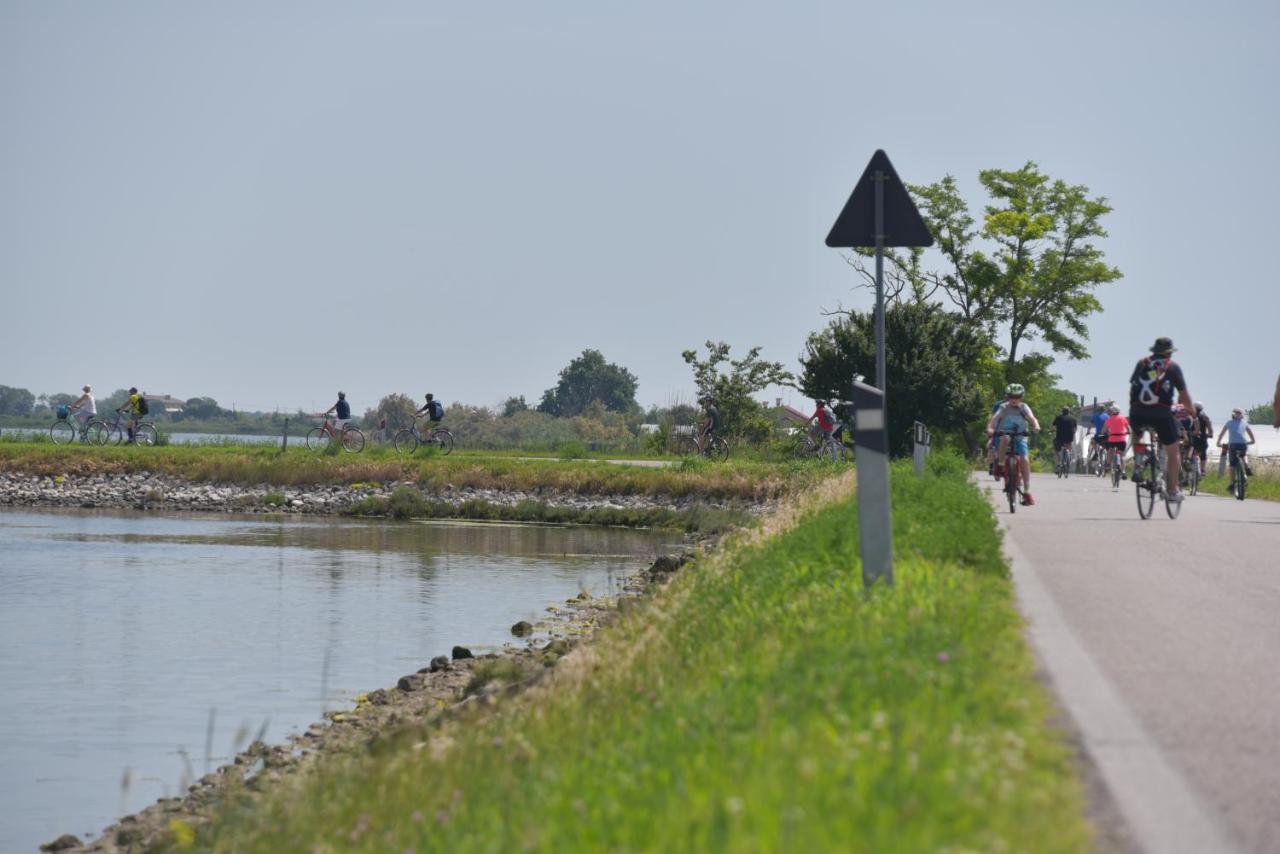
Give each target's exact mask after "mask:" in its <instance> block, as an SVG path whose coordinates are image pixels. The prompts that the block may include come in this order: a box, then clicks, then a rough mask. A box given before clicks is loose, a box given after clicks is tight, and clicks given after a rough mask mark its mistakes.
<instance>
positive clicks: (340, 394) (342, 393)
mask: <svg viewBox="0 0 1280 854" xmlns="http://www.w3.org/2000/svg"><path fill="white" fill-rule="evenodd" d="M346 399H347V393H346V392H345V391H340V392H338V400H346Z"/></svg>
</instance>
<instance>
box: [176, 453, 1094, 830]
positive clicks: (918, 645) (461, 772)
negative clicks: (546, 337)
mask: <svg viewBox="0 0 1280 854" xmlns="http://www.w3.org/2000/svg"><path fill="white" fill-rule="evenodd" d="M931 468H932V469H933V472H934V473H930V474H928V475H926V476H924V477H919V478H917V477H915V476H913V475H911V474H910V473H909V469H908V468H907V467H905V466H895V467H894V473H893V478H894V482H893V495H894V513H895V516H894V528H895V536H896V542H897V565H896V569H897V581H898V583H897V586H896V587H893V588H879V589H876V590H875V591H873V592H871V593H869V594H868V593H866V592H864V591H863V589H862V584H861V580H860V569H859V562H858V551H857V543H858V537H857V521H856V519H857V517H856V512H855V505H854V500H853V499H852V498H850V497H847V496H846V497H843V498H837V499H833V500H831V501H828V502H827V503H826V505H825V506H823V507H821V508H819V509H817V510H816V511H813V512H810V513H808V514H807V515H804V516H802V517H801V518H800V520H799V521H798V523H797V524H796V525H795V526H794V527H791V528H790V529H784V530H781V532H777V533H773V534H772V535H767V534H760V535H756V536H754V537H751V536H746V535H744V536H742V537H741V538H739V539H737V540H735V541H734V542H733V543H732V544H730V545H729V546H727V547H726V548H725V549H724V550H723V551H721V552H719V553H717V554H715V555H712V556H710V557H706V558H703V559H701V560H699V562H698V563H697V564H696V565H694V567H693V568H691V569H687V570H685V571H683V572H681V573H680V574H679V575H678V576H677V577H676V578H675V580H673V581H672V582H671V583H670V584H669V585H668V586H667V587H666V588H664V589H663V590H662V592H661V593H659V594H658V595H657V597H656V598H655V599H654V600H653V601H651V602H648V603H646V604H644V605H642V606H641V607H639V608H637V609H634V610H629V611H628V612H627V614H626V616H625V617H623V618H622V619H620V620H619V621H618V622H616V623H615V624H614V625H613V626H612V627H610V628H609V629H607V630H605V631H604V632H603V633H602V635H601V636H599V637H598V639H597V641H596V643H595V644H594V645H593V647H592V648H591V649H590V650H589V651H588V652H589V653H590V654H588V655H587V656H574V657H570V658H569V659H568V660H567V661H566V662H564V663H561V664H559V665H558V666H557V668H556V670H555V671H553V676H552V678H553V680H554V690H551V691H546V692H543V691H536V692H535V694H534V695H532V696H530V697H526V698H522V699H519V700H512V701H508V702H507V703H506V704H504V705H501V706H499V707H498V708H499V711H498V713H481V714H478V715H477V716H475V717H474V718H472V719H469V720H462V721H460V722H456V723H453V724H448V725H446V727H447V728H446V729H444V730H439V729H428V730H419V731H414V732H410V733H407V734H405V735H404V736H403V737H401V738H391V739H385V740H383V741H382V742H380V744H379V746H377V747H376V748H375V749H373V750H372V751H370V752H369V753H368V754H367V755H362V756H360V757H358V758H348V759H341V760H337V759H335V760H333V761H331V762H330V763H329V764H328V765H327V766H326V770H325V771H324V772H323V773H321V774H319V775H316V776H313V777H311V778H308V779H306V780H303V781H298V782H294V783H290V784H286V787H285V788H282V789H279V790H276V791H275V792H274V793H272V794H271V795H269V796H268V797H266V798H265V799H263V800H260V801H258V802H257V803H256V805H255V806H253V807H252V808H246V809H244V810H238V809H229V810H228V811H227V812H226V814H225V815H224V816H223V817H222V818H221V819H219V820H218V821H216V822H215V823H214V824H213V825H212V826H207V827H205V828H203V829H202V830H201V831H200V835H199V838H198V839H197V847H203V848H206V849H214V850H219V851H276V850H286V849H288V850H317V851H329V850H361V851H388V850H393V851H400V850H404V849H406V848H412V849H415V850H418V851H426V850H432V851H509V850H539V851H598V850H626V851H638V850H646V851H659V850H662V851H666V850H676V851H706V850H731V851H771V850H773V851H785V850H791V851H834V850H840V851H909V852H915V851H944V850H950V851H971V850H982V851H991V850H1006V851H1030V850H1035V851H1080V850H1087V849H1088V848H1089V845H1090V842H1089V831H1088V827H1087V824H1086V822H1085V821H1084V819H1083V817H1082V796H1081V792H1080V787H1079V785H1078V782H1077V781H1076V779H1075V776H1074V773H1073V770H1072V766H1071V762H1070V760H1069V755H1068V752H1067V750H1066V749H1065V748H1064V746H1063V745H1062V743H1061V739H1060V737H1059V735H1058V734H1057V733H1056V732H1055V731H1054V730H1052V729H1051V728H1050V727H1049V725H1048V724H1047V720H1048V718H1049V716H1050V713H1051V710H1050V704H1049V702H1048V700H1047V699H1046V697H1045V694H1044V692H1043V690H1042V689H1041V687H1040V686H1039V685H1038V683H1037V682H1036V679H1035V677H1034V668H1033V663H1032V659H1031V655H1030V654H1029V651H1028V649H1027V647H1026V644H1025V641H1024V638H1023V634H1022V623H1021V620H1020V619H1019V617H1018V615H1017V613H1016V611H1015V608H1014V605H1013V601H1012V594H1011V588H1010V584H1009V582H1008V579H1007V575H1006V569H1005V566H1004V564H1003V562H1002V560H1001V557H1000V553H999V539H998V535H997V531H996V527H995V524H994V521H993V517H992V514H991V511H990V509H989V507H988V505H987V504H986V502H985V501H984V500H983V498H982V497H981V495H980V494H979V493H978V491H977V490H976V489H974V488H973V487H972V486H970V485H969V484H968V483H966V482H965V480H964V465H963V464H961V463H957V464H956V465H954V466H951V465H948V464H947V463H945V462H938V463H933V462H931ZM826 489H828V490H830V491H831V492H835V491H836V490H835V489H834V488H832V487H830V486H828V487H826ZM781 527H785V526H781ZM485 676H486V678H488V679H499V680H500V679H503V678H504V676H503V674H500V673H486V674H485Z"/></svg>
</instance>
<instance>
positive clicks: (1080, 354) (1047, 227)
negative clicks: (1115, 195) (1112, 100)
mask: <svg viewBox="0 0 1280 854" xmlns="http://www.w3.org/2000/svg"><path fill="white" fill-rule="evenodd" d="M978 180H979V182H980V183H981V184H982V186H983V188H984V189H985V190H986V192H987V194H988V196H989V197H990V199H991V203H990V204H988V205H986V207H985V208H984V212H983V218H982V223H981V225H980V226H979V224H978V223H977V222H976V221H975V219H974V217H973V215H972V214H971V213H970V212H969V206H968V204H967V203H966V202H965V200H964V198H963V197H962V196H961V195H960V191H959V188H958V187H957V185H956V180H955V178H954V177H952V176H950V175H948V176H946V177H945V178H943V179H942V180H941V181H938V182H936V183H934V184H928V185H923V186H917V185H912V186H911V187H910V190H911V193H912V195H913V196H914V197H915V199H916V203H917V205H918V206H919V208H920V213H921V214H922V215H923V217H924V219H925V222H926V223H927V224H928V226H929V229H930V231H931V232H932V233H933V235H934V237H935V240H936V243H937V252H938V254H939V255H940V256H941V259H942V264H941V266H940V268H938V269H929V268H928V267H927V266H926V264H925V263H924V258H925V255H924V253H923V250H919V249H915V250H908V251H900V250H890V251H889V252H888V253H887V263H886V270H887V274H886V294H887V298H888V299H890V300H892V301H894V302H903V301H912V302H926V301H930V300H933V299H944V300H945V301H946V302H949V303H950V304H951V305H952V306H953V307H954V309H955V311H956V312H957V313H958V314H959V315H960V316H961V317H963V318H964V319H965V320H968V321H969V322H971V323H974V324H976V325H978V326H980V327H981V328H983V329H985V330H986V331H987V332H988V334H989V335H990V337H991V340H992V341H993V342H995V343H997V344H998V345H999V346H1000V349H1001V353H1002V355H1003V358H1004V362H1005V365H1006V367H1007V368H1008V369H1010V372H1011V373H1012V371H1013V369H1014V366H1015V365H1016V364H1017V362H1018V360H1019V358H1020V355H1021V351H1022V349H1023V347H1024V346H1025V345H1027V344H1028V343H1029V342H1032V341H1035V340H1041V341H1043V342H1044V343H1045V344H1047V345H1048V346H1049V348H1050V350H1051V351H1052V352H1053V353H1055V354H1063V355H1066V356H1068V357H1069V358H1073V359H1079V358H1084V357H1085V356H1087V355H1088V350H1087V348H1086V346H1085V345H1086V342H1087V341H1088V337H1089V330H1088V325H1087V321H1088V318H1089V316H1090V315H1092V314H1093V313H1095V312H1098V311H1101V310H1102V304H1101V303H1100V302H1099V301H1098V299H1097V297H1096V296H1095V294H1094V292H1095V290H1096V289H1097V288H1098V287H1099V286H1101V285H1104V284H1106V283H1108V282H1113V281H1116V280H1117V279H1119V278H1120V277H1121V273H1120V271H1119V270H1117V269H1116V268H1115V267H1112V266H1109V265H1108V264H1107V263H1106V261H1105V257H1104V253H1103V251H1102V249H1101V248H1100V247H1099V245H1098V241H1099V240H1101V239H1102V238H1105V237H1106V236H1107V232H1106V230H1105V229H1104V228H1103V227H1102V219H1103V217H1105V216H1106V215H1107V214H1108V213H1110V212H1111V205H1110V204H1109V203H1108V202H1107V199H1106V198H1105V197H1102V196H1096V197H1090V195H1089V189H1088V187H1086V186H1084V185H1073V184H1067V183H1066V182H1065V181H1062V180H1052V179H1050V178H1049V176H1047V175H1045V174H1044V173H1042V172H1041V171H1040V169H1039V167H1038V166H1037V165H1036V164H1035V163H1030V162H1029V163H1027V164H1026V165H1024V166H1023V167H1022V168H1020V169H1014V170H1002V169H986V170H983V171H982V172H981V173H979V175H978ZM868 255H869V253H868V252H865V251H860V252H859V253H858V254H856V255H854V256H851V257H850V258H849V262H850V263H851V264H852V265H853V267H854V268H855V269H857V270H858V272H859V273H860V274H861V276H862V277H863V284H864V285H867V284H869V283H870V281H871V280H872V274H871V272H870V270H869V268H868V266H867V264H866V261H865V258H866V257H867V256H868Z"/></svg>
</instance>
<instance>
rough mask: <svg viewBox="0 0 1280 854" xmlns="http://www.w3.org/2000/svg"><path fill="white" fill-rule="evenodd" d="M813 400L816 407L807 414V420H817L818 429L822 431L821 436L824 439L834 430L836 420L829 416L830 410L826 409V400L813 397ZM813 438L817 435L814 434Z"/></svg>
mask: <svg viewBox="0 0 1280 854" xmlns="http://www.w3.org/2000/svg"><path fill="white" fill-rule="evenodd" d="M813 402H814V404H816V406H817V408H816V409H814V410H813V414H812V415H810V416H809V421H810V422H813V421H815V420H816V421H817V422H818V429H819V430H821V431H822V437H821V438H822V439H823V440H825V439H826V438H827V437H828V436H830V435H831V434H832V433H833V432H835V429H836V421H835V419H834V418H833V417H832V416H831V410H830V409H827V402H826V401H825V400H818V399H816V398H815V399H814V401H813ZM815 438H818V437H817V436H815Z"/></svg>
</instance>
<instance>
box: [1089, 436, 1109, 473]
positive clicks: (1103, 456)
mask: <svg viewBox="0 0 1280 854" xmlns="http://www.w3.org/2000/svg"><path fill="white" fill-rule="evenodd" d="M1106 465H1107V449H1106V446H1105V445H1100V444H1098V443H1097V442H1094V443H1093V447H1092V448H1090V449H1089V461H1088V467H1087V470H1086V473H1087V474H1091V475H1093V476H1094V477H1102V475H1103V473H1104V472H1105V470H1106Z"/></svg>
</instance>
